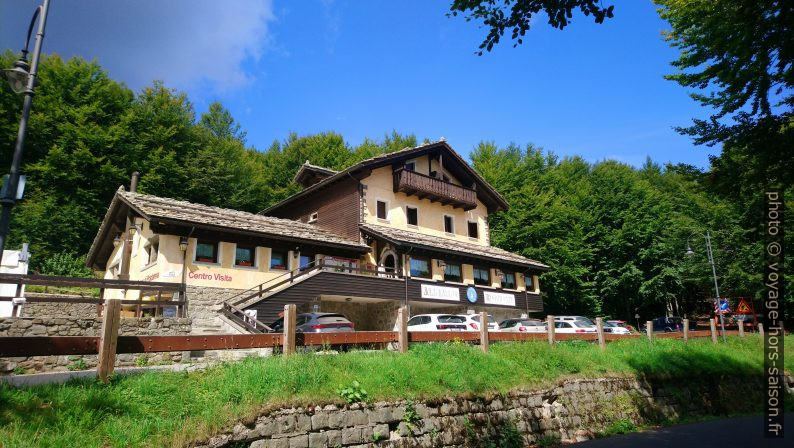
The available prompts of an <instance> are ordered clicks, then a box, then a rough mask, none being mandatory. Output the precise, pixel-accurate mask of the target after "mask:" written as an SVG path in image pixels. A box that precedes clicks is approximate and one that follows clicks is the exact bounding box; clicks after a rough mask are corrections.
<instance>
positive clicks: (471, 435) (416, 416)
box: [199, 376, 794, 448]
mask: <svg viewBox="0 0 794 448" xmlns="http://www.w3.org/2000/svg"><path fill="white" fill-rule="evenodd" d="M762 381H763V378H762V377H760V376H759V377H753V378H747V377H741V378H739V377H737V378H726V377H722V378H720V381H719V382H714V381H712V380H711V379H706V378H695V379H691V380H690V379H686V380H681V379H679V380H665V381H658V382H648V381H643V380H637V379H634V378H606V379H578V380H569V381H565V382H562V383H560V384H558V385H557V386H555V387H551V388H547V389H543V390H537V391H515V392H512V393H510V394H507V395H491V396H485V397H465V398H461V397H458V398H446V399H441V400H434V401H422V402H410V401H397V402H379V403H374V404H368V405H364V404H353V405H350V406H337V405H325V406H311V407H306V408H293V409H281V410H276V411H274V412H270V413H268V414H266V415H262V416H260V417H258V418H256V419H254V420H252V421H250V422H249V423H247V424H242V423H240V424H238V425H236V426H235V427H234V428H233V429H232V430H231V431H229V432H227V433H224V434H221V435H218V436H215V437H213V438H212V439H210V440H208V441H206V442H205V443H204V444H200V445H199V446H202V447H211V448H218V447H232V446H234V447H243V446H249V447H250V448H316V447H355V448H361V447H365V446H382V447H428V448H429V447H452V446H531V445H533V444H538V443H540V444H543V443H548V442H549V441H551V440H555V439H556V440H561V441H564V442H575V441H583V440H586V439H590V438H593V437H594V436H595V435H596V434H597V433H598V432H600V431H604V430H606V429H608V428H610V427H611V426H613V425H619V424H624V425H625V424H629V423H630V424H634V425H641V424H654V423H661V422H673V421H676V420H678V419H680V418H682V417H693V416H698V415H724V414H727V413H741V412H757V411H760V409H761V406H763V405H762V403H761V401H760V399H759V400H753V399H751V398H750V397H759V398H760V396H761V391H762V387H763V383H762ZM792 382H794V379H792V378H789V379H788V383H789V384H791V383H792ZM788 392H789V393H792V390H791V388H789V389H788ZM497 440H501V442H499V443H495V444H490V445H489V442H496V441H497ZM506 440H512V441H513V443H512V444H510V443H506V442H505V441H506ZM546 446H548V445H546Z"/></svg>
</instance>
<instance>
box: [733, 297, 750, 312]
mask: <svg viewBox="0 0 794 448" xmlns="http://www.w3.org/2000/svg"><path fill="white" fill-rule="evenodd" d="M736 312H737V313H738V314H753V308H752V306H751V305H748V304H747V301H746V300H745V299H739V305H738V306H737V307H736Z"/></svg>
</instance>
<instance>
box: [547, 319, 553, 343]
mask: <svg viewBox="0 0 794 448" xmlns="http://www.w3.org/2000/svg"><path fill="white" fill-rule="evenodd" d="M546 330H547V331H546V332H547V333H548V336H549V345H551V346H552V347H554V316H552V315H551V314H549V315H548V316H546Z"/></svg>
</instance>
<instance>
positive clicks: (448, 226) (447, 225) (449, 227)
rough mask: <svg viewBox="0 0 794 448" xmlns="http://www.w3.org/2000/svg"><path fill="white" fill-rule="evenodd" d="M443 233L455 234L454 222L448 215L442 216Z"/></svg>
mask: <svg viewBox="0 0 794 448" xmlns="http://www.w3.org/2000/svg"><path fill="white" fill-rule="evenodd" d="M444 232H446V233H455V221H454V220H453V219H452V217H451V216H449V215H444Z"/></svg>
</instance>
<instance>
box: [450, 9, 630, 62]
mask: <svg viewBox="0 0 794 448" xmlns="http://www.w3.org/2000/svg"><path fill="white" fill-rule="evenodd" d="M577 9H578V10H579V11H580V12H582V13H584V15H586V16H589V15H591V14H592V15H593V19H594V20H595V22H596V23H603V22H604V19H606V18H612V17H613V10H614V6H612V5H610V6H607V7H604V6H603V5H602V3H601V1H600V0H566V1H559V0H501V2H500V1H499V0H453V2H452V6H450V11H451V12H450V13H449V14H448V15H451V16H457V15H458V14H461V15H464V16H465V17H466V21H467V22H468V21H472V20H474V21H481V22H482V23H483V25H485V26H486V27H487V28H489V29H490V30H489V31H488V35H487V36H486V37H485V40H483V42H482V44H480V47H479V51H478V52H477V54H479V55H480V56H482V53H483V50H486V51H491V49H492V48H493V46H494V45H496V44H498V43H499V40H500V39H501V38H502V36H503V35H504V32H505V30H506V29H509V30H511V33H512V35H511V38H512V39H513V40H514V41H515V44H513V47H515V46H517V45H520V44H521V43H523V37H524V35H525V34H526V32H527V31H528V30H529V28H530V26H531V24H532V17H533V15H537V14H538V13H540V12H544V13H546V16H547V17H548V23H549V25H551V26H553V27H554V28H557V29H560V30H561V29H563V28H565V27H566V26H568V24H569V23H570V22H571V21H572V18H573V13H574V11H575V10H577Z"/></svg>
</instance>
